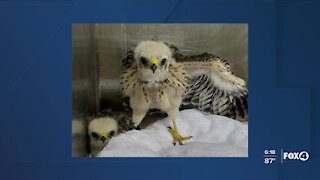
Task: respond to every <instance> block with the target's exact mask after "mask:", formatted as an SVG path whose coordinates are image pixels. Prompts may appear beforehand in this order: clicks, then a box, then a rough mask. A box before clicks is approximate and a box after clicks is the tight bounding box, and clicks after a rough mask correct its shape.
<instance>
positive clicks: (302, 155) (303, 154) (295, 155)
mask: <svg viewBox="0 0 320 180" xmlns="http://www.w3.org/2000/svg"><path fill="white" fill-rule="evenodd" d="M309 157H310V155H309V153H308V152H307V151H300V152H283V159H284V160H300V161H307V160H308V159H309Z"/></svg>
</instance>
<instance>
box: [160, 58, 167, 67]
mask: <svg viewBox="0 0 320 180" xmlns="http://www.w3.org/2000/svg"><path fill="white" fill-rule="evenodd" d="M166 62H167V59H166V58H163V59H162V61H161V65H162V66H163V65H165V64H166Z"/></svg>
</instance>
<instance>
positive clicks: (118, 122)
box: [88, 109, 134, 156]
mask: <svg viewBox="0 0 320 180" xmlns="http://www.w3.org/2000/svg"><path fill="white" fill-rule="evenodd" d="M89 119H90V121H89V124H88V136H89V139H90V154H91V155H92V156H96V155H97V154H98V153H99V152H100V151H101V150H102V149H103V148H104V147H105V146H106V145H107V143H108V142H109V140H110V139H111V138H113V137H114V136H117V135H118V134H120V133H124V132H126V131H129V130H131V129H133V128H134V126H133V123H132V120H131V116H130V115H129V114H128V113H126V112H114V111H112V110H111V109H108V110H104V111H102V112H99V113H96V114H93V115H91V116H90V117H89Z"/></svg>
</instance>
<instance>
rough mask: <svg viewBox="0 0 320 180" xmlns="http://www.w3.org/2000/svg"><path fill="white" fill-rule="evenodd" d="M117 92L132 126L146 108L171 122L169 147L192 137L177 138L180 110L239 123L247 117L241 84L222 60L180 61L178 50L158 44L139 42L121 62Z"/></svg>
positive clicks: (187, 58)
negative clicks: (126, 99) (129, 112)
mask: <svg viewBox="0 0 320 180" xmlns="http://www.w3.org/2000/svg"><path fill="white" fill-rule="evenodd" d="M123 65H124V68H125V71H124V72H123V74H122V76H121V84H122V93H123V95H124V96H127V97H129V98H130V107H131V108H132V111H133V112H132V121H133V123H134V125H135V126H138V125H139V124H140V122H141V121H142V119H143V118H144V117H145V115H146V113H147V112H148V110H149V109H159V110H162V111H164V112H166V113H167V114H168V115H169V117H170V118H171V119H172V122H173V128H169V132H170V133H171V135H172V137H173V144H176V142H177V141H178V142H179V144H180V145H182V144H183V141H184V140H188V139H190V138H191V136H186V137H183V136H181V135H180V133H179V131H178V128H177V124H176V120H175V119H176V116H177V113H178V112H179V108H180V107H181V108H197V109H199V110H201V111H203V112H205V113H212V114H218V115H224V116H228V117H231V118H234V119H236V118H238V117H241V118H244V117H245V116H246V114H247V92H248V91H247V89H246V87H245V81H244V80H242V79H240V78H238V77H236V76H235V75H233V73H232V72H231V70H230V66H229V65H228V63H227V62H226V61H225V60H222V59H221V58H219V57H218V56H215V55H211V54H206V53H205V54H201V55H197V56H183V55H181V54H179V53H178V51H177V48H175V47H173V46H168V45H166V44H165V43H162V42H157V41H142V42H140V43H139V44H138V45H137V46H136V47H135V49H134V50H133V51H129V52H128V54H127V57H126V58H125V59H124V60H123Z"/></svg>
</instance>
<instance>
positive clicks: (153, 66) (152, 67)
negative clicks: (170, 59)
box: [150, 64, 157, 74]
mask: <svg viewBox="0 0 320 180" xmlns="http://www.w3.org/2000/svg"><path fill="white" fill-rule="evenodd" d="M150 68H151V70H152V72H153V74H154V72H155V71H156V70H157V65H155V64H152V65H151V67H150Z"/></svg>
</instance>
